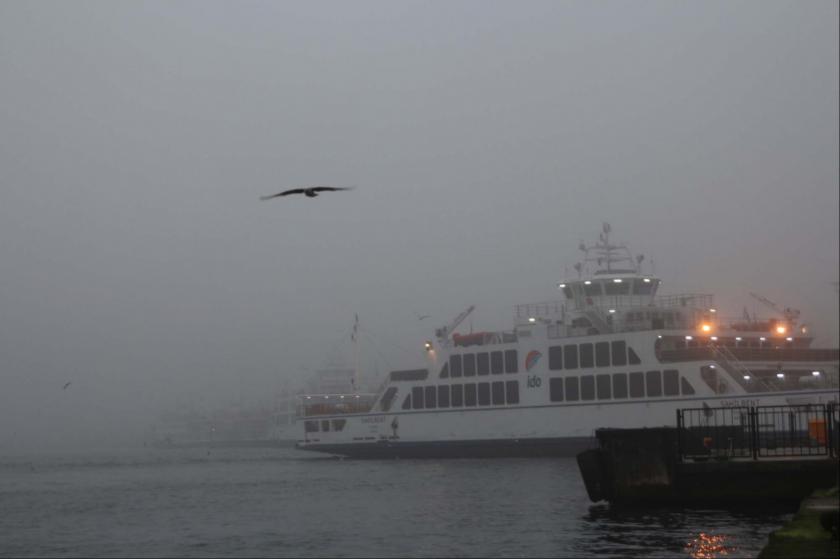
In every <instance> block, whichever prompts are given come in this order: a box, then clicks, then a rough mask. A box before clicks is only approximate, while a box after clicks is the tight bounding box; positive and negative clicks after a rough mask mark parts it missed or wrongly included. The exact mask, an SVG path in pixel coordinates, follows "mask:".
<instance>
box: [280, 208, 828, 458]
mask: <svg viewBox="0 0 840 559" xmlns="http://www.w3.org/2000/svg"><path fill="white" fill-rule="evenodd" d="M610 234H611V228H610V226H609V224H607V223H605V224H603V228H602V231H601V233H600V235H599V239H598V241H596V242H594V243H592V244H584V243H581V244H580V246H579V248H580V250H581V251H582V252H583V257H582V260H581V262H579V263H578V264H576V265H575V266H574V270H575V273H574V274H573V277H571V278H568V279H566V280H564V281H561V282H560V283H558V284H557V288H558V290H559V292H560V293H561V294H562V295H561V296H560V299H559V300H556V301H551V302H543V303H536V304H524V305H517V306H516V307H515V313H514V315H515V323H514V327H513V328H512V329H511V330H509V331H502V332H471V333H469V334H459V333H457V332H456V328H457V327H458V325H459V324H460V323H461V322H462V321H463V320H464V319H465V318H466V317H467V316H468V315H469V314H470V313H471V312H472V311H473V310H474V307H472V306H470V307H468V308H467V309H465V310H464V311H463V312H462V313H461V314H460V315H458V316H457V317H456V318H455V319H454V320H453V321H452V322H451V323H450V324H448V325H446V326H443V327H441V328H439V329H437V330H436V332H435V333H436V337H435V338H434V339H430V340H428V341H426V342H425V357H426V366H425V367H424V368H419V369H407V370H397V371H391V372H390V373H389V374H388V375H387V377H386V378H385V380H384V382H383V383H382V385H381V387H380V388H379V390H377V391H375V392H372V393H355V392H352V391H350V392H348V393H341V394H339V393H332V394H304V395H300V396H299V397H298V402H297V406H296V419H295V429H296V433H297V442H296V447H297V448H298V449H302V450H307V451H316V452H323V453H329V454H333V455H339V456H345V457H356V458H415V457H491V456H494V457H495V456H498V457H501V456H571V455H574V454H576V453H578V452H580V451H582V450H584V449H587V448H591V447H594V446H597V443H596V440H595V430H596V429H598V428H602V427H627V428H640V427H659V426H674V425H675V423H676V412H677V410H679V409H685V408H703V409H707V408H718V407H737V406H770V405H808V404H821V403H828V402H837V401H838V397H839V396H840V393H838V372H839V371H838V368H840V367H839V366H838V362H840V359H839V357H840V350H839V349H837V348H817V347H812V342H813V340H814V334H813V332H811V331H810V328H809V326H807V325H805V324H801V323H800V321H799V311H797V310H795V309H791V308H783V307H780V306H778V305H776V304H775V303H773V302H772V301H770V300H769V299H766V298H764V297H761V296H760V295H757V294H751V295H752V296H753V297H754V298H756V299H758V300H759V301H760V302H762V303H763V304H764V305H766V306H767V307H769V308H771V309H772V310H773V314H774V315H775V316H774V317H772V318H767V319H760V318H758V317H756V316H755V313H753V315H752V316H750V314H749V312H748V311H747V310H746V309H745V310H744V314H743V316H742V317H739V318H738V319H734V320H733V319H726V318H724V317H722V316H720V313H719V312H718V309H717V308H716V307H715V305H714V299H713V296H712V295H711V294H705V293H684V294H676V295H660V294H659V288H660V286H661V280H660V279H659V278H658V277H656V275H655V274H653V273H644V272H643V266H642V262H643V260H644V258H643V256H641V255H639V256H633V254H632V253H631V252H630V250H629V249H628V248H627V246H626V245H624V244H619V243H614V242H613V241H611V240H610Z"/></svg>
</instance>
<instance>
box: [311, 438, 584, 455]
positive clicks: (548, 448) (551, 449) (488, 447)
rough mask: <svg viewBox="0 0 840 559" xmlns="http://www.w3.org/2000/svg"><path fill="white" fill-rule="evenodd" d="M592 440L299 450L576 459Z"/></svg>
mask: <svg viewBox="0 0 840 559" xmlns="http://www.w3.org/2000/svg"><path fill="white" fill-rule="evenodd" d="M597 447H598V440H597V439H595V438H594V437H566V438H555V439H494V440H478V441H424V442H400V441H380V442H371V443H351V444H317V445H301V444H298V445H297V448H298V449H300V450H309V451H314V452H324V453H327V454H337V455H340V456H347V457H349V458H522V457H558V456H576V455H577V454H578V453H579V452H582V451H584V450H586V449H589V448H597Z"/></svg>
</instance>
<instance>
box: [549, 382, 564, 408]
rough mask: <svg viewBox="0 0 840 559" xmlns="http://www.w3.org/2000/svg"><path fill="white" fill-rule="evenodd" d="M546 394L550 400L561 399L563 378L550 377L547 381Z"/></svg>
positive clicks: (558, 400)
mask: <svg viewBox="0 0 840 559" xmlns="http://www.w3.org/2000/svg"><path fill="white" fill-rule="evenodd" d="M548 394H549V398H551V401H552V402H562V401H563V379H562V378H552V379H549V381H548Z"/></svg>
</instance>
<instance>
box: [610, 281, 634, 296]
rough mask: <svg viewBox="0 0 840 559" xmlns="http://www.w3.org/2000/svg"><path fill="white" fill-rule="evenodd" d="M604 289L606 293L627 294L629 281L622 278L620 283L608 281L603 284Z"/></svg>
mask: <svg viewBox="0 0 840 559" xmlns="http://www.w3.org/2000/svg"><path fill="white" fill-rule="evenodd" d="M604 290H605V291H606V292H607V295H627V294H628V293H630V282H629V281H627V280H624V281H622V282H621V283H616V282H614V281H608V282H607V283H606V284H605V285H604Z"/></svg>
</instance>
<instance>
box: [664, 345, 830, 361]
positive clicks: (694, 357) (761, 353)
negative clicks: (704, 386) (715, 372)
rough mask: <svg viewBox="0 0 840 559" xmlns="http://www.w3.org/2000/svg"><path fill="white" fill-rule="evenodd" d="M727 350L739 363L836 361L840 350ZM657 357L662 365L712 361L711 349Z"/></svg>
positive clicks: (669, 352) (691, 349)
mask: <svg viewBox="0 0 840 559" xmlns="http://www.w3.org/2000/svg"><path fill="white" fill-rule="evenodd" d="M727 349H728V350H729V351H730V352H731V353H732V354H733V355H734V356H735V357H736V358H737V359H739V360H740V361H838V360H840V349H818V348H771V347H767V348H754V347H732V346H727ZM657 357H658V358H659V360H660V361H661V362H663V363H675V362H680V361H702V360H704V359H708V360H714V348H712V347H688V348H679V349H664V350H660V351H658V352H657Z"/></svg>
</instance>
